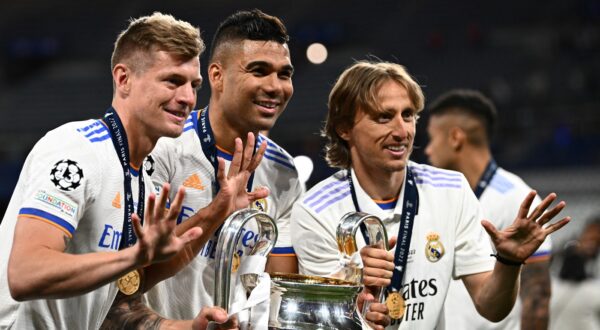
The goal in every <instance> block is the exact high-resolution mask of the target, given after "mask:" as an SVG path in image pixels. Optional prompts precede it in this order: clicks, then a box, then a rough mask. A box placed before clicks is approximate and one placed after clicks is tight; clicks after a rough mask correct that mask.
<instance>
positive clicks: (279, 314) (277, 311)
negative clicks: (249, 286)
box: [269, 212, 387, 330]
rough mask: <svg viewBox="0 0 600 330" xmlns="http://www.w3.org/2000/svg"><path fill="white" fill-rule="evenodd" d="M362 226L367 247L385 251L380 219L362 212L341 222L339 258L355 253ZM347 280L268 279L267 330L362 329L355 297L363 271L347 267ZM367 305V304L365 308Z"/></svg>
mask: <svg viewBox="0 0 600 330" xmlns="http://www.w3.org/2000/svg"><path fill="white" fill-rule="evenodd" d="M362 224H364V226H365V229H366V233H367V236H368V237H369V242H370V245H374V246H377V247H380V248H385V249H387V232H386V231H385V227H384V226H383V223H382V222H381V220H379V218H377V217H375V216H372V215H369V214H366V213H361V212H353V213H348V214H346V215H345V216H344V217H342V219H341V220H340V224H339V225H338V227H337V233H336V236H337V237H336V239H337V243H338V249H339V251H340V253H341V254H342V258H345V259H350V257H351V256H352V255H353V254H354V253H355V252H357V251H358V247H357V244H356V233H357V231H358V230H359V229H360V227H361V225H362ZM344 271H347V272H348V273H347V274H345V276H344V278H345V279H346V280H341V279H336V278H328V277H320V276H307V275H297V274H279V273H276V274H272V275H271V280H272V283H271V310H270V312H271V315H270V317H269V329H323V330H325V329H327V330H329V329H332V330H333V329H362V325H361V321H360V319H359V318H358V315H357V314H356V313H355V310H356V297H357V296H358V293H359V292H360V290H361V289H362V283H361V282H362V270H361V269H358V268H353V267H348V268H346V269H345V270H344ZM365 305H366V304H365Z"/></svg>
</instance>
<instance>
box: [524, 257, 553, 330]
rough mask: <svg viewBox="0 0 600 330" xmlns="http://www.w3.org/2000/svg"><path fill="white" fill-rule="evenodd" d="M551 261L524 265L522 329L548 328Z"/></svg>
mask: <svg viewBox="0 0 600 330" xmlns="http://www.w3.org/2000/svg"><path fill="white" fill-rule="evenodd" d="M548 267H549V262H548V261H541V262H536V263H532V264H526V265H525V266H523V271H522V273H521V290H520V294H519V295H520V298H521V301H522V303H523V309H522V313H521V329H547V328H548V319H549V304H550V274H549V271H548Z"/></svg>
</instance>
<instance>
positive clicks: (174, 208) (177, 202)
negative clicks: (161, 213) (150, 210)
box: [162, 187, 185, 221]
mask: <svg viewBox="0 0 600 330" xmlns="http://www.w3.org/2000/svg"><path fill="white" fill-rule="evenodd" d="M184 197H185V188H183V187H179V189H177V193H176V194H175V198H173V200H172V201H171V205H170V206H169V213H168V214H167V218H166V220H168V221H175V220H177V218H178V217H179V212H181V206H182V205H183V198H184ZM162 209H163V210H164V205H163V208H162Z"/></svg>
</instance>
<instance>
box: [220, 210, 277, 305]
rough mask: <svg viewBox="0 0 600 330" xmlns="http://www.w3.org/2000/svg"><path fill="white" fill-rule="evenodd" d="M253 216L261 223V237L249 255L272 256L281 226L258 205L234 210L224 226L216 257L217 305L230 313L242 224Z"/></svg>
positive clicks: (259, 232) (259, 231)
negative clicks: (230, 296)
mask: <svg viewBox="0 0 600 330" xmlns="http://www.w3.org/2000/svg"><path fill="white" fill-rule="evenodd" d="M252 219H255V220H256V223H257V225H258V235H259V239H258V241H257V242H256V244H255V245H254V247H253V248H252V250H251V251H250V253H249V255H260V256H264V257H266V256H268V255H269V253H270V252H271V250H272V249H273V247H274V246H275V242H277V235H278V232H277V226H276V225H275V221H274V220H273V219H272V218H271V217H270V216H269V215H268V214H266V213H264V212H261V211H258V210H255V209H250V208H247V209H242V210H239V211H236V212H234V213H233V214H231V215H230V216H229V217H228V218H227V220H225V223H224V224H223V226H222V227H221V232H220V234H219V241H218V243H217V248H216V256H215V260H216V261H217V264H216V269H215V306H219V307H221V308H223V309H225V311H227V313H229V292H230V290H231V287H230V286H231V283H230V280H231V271H232V266H233V254H234V253H235V252H236V248H237V246H238V243H239V241H240V238H241V237H242V228H243V227H244V226H245V225H246V223H247V222H248V221H250V220H252Z"/></svg>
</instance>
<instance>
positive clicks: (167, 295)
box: [146, 111, 303, 319]
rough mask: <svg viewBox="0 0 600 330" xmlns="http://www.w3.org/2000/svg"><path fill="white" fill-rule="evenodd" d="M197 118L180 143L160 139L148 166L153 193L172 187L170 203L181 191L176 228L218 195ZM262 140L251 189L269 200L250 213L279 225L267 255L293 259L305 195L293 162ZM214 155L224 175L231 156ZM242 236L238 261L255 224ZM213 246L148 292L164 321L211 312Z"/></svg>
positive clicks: (212, 242) (250, 244) (253, 239)
mask: <svg viewBox="0 0 600 330" xmlns="http://www.w3.org/2000/svg"><path fill="white" fill-rule="evenodd" d="M199 113H200V111H193V112H192V113H191V114H190V116H189V117H188V119H187V121H186V124H185V127H184V132H183V134H182V135H181V136H180V137H178V138H176V139H169V138H162V139H160V140H159V141H158V144H157V146H156V148H155V149H154V150H153V151H152V153H151V155H150V158H149V159H148V161H147V162H146V164H148V162H150V163H153V164H152V165H148V166H149V167H151V168H152V169H153V172H152V175H151V177H152V180H153V181H154V183H155V186H156V187H160V186H162V184H163V183H164V182H169V183H170V184H171V186H172V188H173V189H172V190H171V192H172V194H171V196H170V197H171V198H173V197H174V196H175V193H176V188H177V187H179V186H183V187H184V188H185V199H184V201H183V207H182V212H181V214H180V217H179V220H178V221H179V222H181V221H185V220H186V219H187V218H189V217H190V216H192V215H193V214H195V213H196V212H198V211H199V210H200V209H201V208H203V207H205V206H207V205H208V204H209V203H210V201H211V200H212V199H213V196H214V195H216V191H215V184H214V181H215V180H216V175H215V171H214V168H213V165H212V163H211V162H210V161H209V160H208V159H207V158H206V156H205V155H204V152H203V151H202V146H201V143H200V140H199V137H198V133H197V127H198V114H199ZM263 140H266V141H267V150H266V152H265V155H264V158H263V160H262V162H261V164H260V165H259V167H258V168H257V169H256V171H255V173H254V179H253V187H255V188H256V187H259V186H266V187H268V188H269V190H270V194H269V196H268V197H267V198H266V199H263V200H260V201H257V202H255V203H254V205H252V207H254V208H256V209H259V210H262V211H264V212H266V213H267V214H269V216H271V217H272V218H273V219H274V220H275V222H276V223H277V229H278V232H279V236H278V239H277V243H276V245H275V248H274V249H273V251H272V252H271V254H272V255H279V256H286V255H294V251H293V249H292V244H291V240H290V236H289V224H290V213H291V209H292V205H293V203H294V202H295V201H296V200H297V199H299V198H300V196H301V195H302V193H303V188H302V184H301V182H300V181H299V179H298V172H297V171H296V169H295V167H294V162H293V158H292V157H291V156H290V155H289V154H288V153H287V152H286V151H285V150H283V149H282V148H281V147H279V146H278V145H276V144H275V143H274V142H273V141H271V140H269V139H268V138H266V137H264V136H262V135H259V137H258V139H257V141H258V143H260V142H262V141H263ZM217 147H218V146H217ZM217 153H218V154H217V156H219V157H222V158H224V159H225V161H226V171H225V173H227V170H228V169H229V164H230V161H231V159H232V155H230V154H228V153H226V152H225V151H223V150H221V149H219V150H218V152H217ZM243 230H244V232H243V234H242V236H241V242H240V244H239V246H238V248H239V250H238V252H237V253H238V254H239V255H240V256H242V257H243V256H244V255H246V254H247V253H248V252H249V251H250V249H251V248H252V247H253V246H254V243H256V241H257V240H258V238H259V237H258V232H257V228H256V226H255V224H254V223H248V224H247V225H246V226H245V227H244V229H243ZM217 242H218V236H217V234H216V233H215V235H213V237H212V238H211V239H210V240H209V241H208V242H207V243H206V245H205V246H204V247H203V248H202V250H201V251H200V253H199V254H198V255H197V256H196V258H194V260H192V262H191V263H190V264H189V265H187V266H186V267H185V268H184V269H182V270H181V271H180V272H178V273H177V274H176V275H175V276H173V277H172V278H169V279H167V280H165V281H162V282H161V283H159V284H158V285H156V286H155V287H154V288H153V289H152V290H150V291H149V292H148V293H147V294H146V299H147V301H148V303H149V305H150V306H151V307H152V308H153V309H154V310H156V311H157V312H159V313H161V314H162V315H165V316H167V317H169V318H175V319H190V318H193V317H195V316H196V315H197V314H198V312H200V309H201V308H202V307H203V306H213V305H214V299H213V295H214V277H215V266H216V262H215V254H216V251H215V249H216V246H217Z"/></svg>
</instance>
